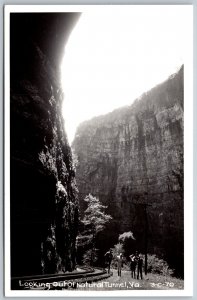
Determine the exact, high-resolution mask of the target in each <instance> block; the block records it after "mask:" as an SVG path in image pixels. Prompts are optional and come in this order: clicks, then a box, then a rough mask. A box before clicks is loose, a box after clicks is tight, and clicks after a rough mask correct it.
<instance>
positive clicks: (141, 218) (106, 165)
mask: <svg viewBox="0 0 197 300" xmlns="http://www.w3.org/2000/svg"><path fill="white" fill-rule="evenodd" d="M73 148H74V150H75V153H76V154H77V157H78V166H77V184H78V188H79V194H80V205H81V208H82V210H83V209H84V203H83V198H84V197H85V195H86V194H88V193H92V194H93V195H96V196H98V197H99V198H100V200H101V201H102V202H103V203H105V204H106V205H107V206H108V212H109V213H110V214H111V215H112V216H113V222H111V224H110V225H109V228H108V231H107V233H106V234H107V236H108V238H106V236H105V237H104V238H105V240H106V241H109V243H107V242H106V243H105V245H107V246H111V245H110V241H111V243H112V242H114V241H115V240H116V238H117V236H118V234H119V233H122V232H124V231H130V230H131V231H132V232H133V233H134V236H135V238H136V246H135V247H136V249H137V248H138V249H139V250H140V251H142V252H143V251H144V247H145V245H144V240H145V231H146V227H147V224H148V235H149V236H148V251H149V252H152V253H157V254H160V255H163V256H164V257H165V258H166V259H168V261H169V263H170V264H171V266H173V267H175V268H176V270H177V272H178V273H179V274H182V273H183V67H182V68H181V69H180V71H179V72H178V73H177V74H174V75H172V76H171V77H170V78H169V79H168V80H167V81H165V82H164V83H162V84H160V85H158V86H156V87H155V88H153V89H152V90H150V91H149V92H147V93H145V94H143V95H142V96H141V97H140V99H137V100H136V101H135V102H134V103H133V104H132V105H131V106H128V107H123V108H120V109H117V110H115V111H113V112H111V113H109V114H107V115H104V116H99V117H96V118H93V119H92V120H90V121H86V122H84V123H82V124H81V125H80V126H79V128H78V130H77V133H76V136H75V140H74V143H73ZM144 203H146V204H148V206H145V205H142V204H144ZM145 210H146V211H145ZM146 212H147V218H148V220H146ZM131 251H132V250H131Z"/></svg>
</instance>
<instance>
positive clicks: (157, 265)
mask: <svg viewBox="0 0 197 300" xmlns="http://www.w3.org/2000/svg"><path fill="white" fill-rule="evenodd" d="M148 273H156V274H159V275H164V276H171V275H173V274H174V270H172V269H170V267H169V265H168V263H167V262H166V261H165V260H163V259H162V258H159V257H157V256H156V255H155V254H148Z"/></svg>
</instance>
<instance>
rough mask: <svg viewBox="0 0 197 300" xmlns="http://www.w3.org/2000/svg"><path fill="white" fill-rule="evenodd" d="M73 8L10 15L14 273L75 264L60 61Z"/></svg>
mask: <svg viewBox="0 0 197 300" xmlns="http://www.w3.org/2000/svg"><path fill="white" fill-rule="evenodd" d="M78 17H79V14H77V13H66V14H64V13H11V15H10V126H11V127H10V160H11V165H10V169H11V174H10V180H11V186H10V188H11V200H10V207H11V276H12V277H13V276H21V275H34V274H42V273H48V274H50V273H56V272H59V271H61V272H62V271H63V272H64V271H70V270H73V268H74V267H75V238H76V234H77V223H78V203H77V201H78V200H77V188H76V182H75V172H74V169H73V163H72V155H71V149H70V146H69V145H68V141H67V137H66V134H65V131H64V121H63V118H62V114H61V104H62V99H63V93H62V90H61V85H60V62H61V59H62V55H63V52H64V47H65V44H66V41H67V39H68V36H69V34H70V31H71V30H72V28H73V26H74V25H75V23H76V21H77V18H78Z"/></svg>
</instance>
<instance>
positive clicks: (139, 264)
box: [137, 254, 143, 279]
mask: <svg viewBox="0 0 197 300" xmlns="http://www.w3.org/2000/svg"><path fill="white" fill-rule="evenodd" d="M142 266H143V259H142V255H141V254H139V255H138V259H137V279H139V276H140V277H141V279H142Z"/></svg>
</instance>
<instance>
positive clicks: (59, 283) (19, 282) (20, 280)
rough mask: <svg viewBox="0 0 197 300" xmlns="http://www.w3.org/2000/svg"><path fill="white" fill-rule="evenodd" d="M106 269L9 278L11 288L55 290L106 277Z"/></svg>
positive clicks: (86, 269) (70, 287)
mask: <svg viewBox="0 0 197 300" xmlns="http://www.w3.org/2000/svg"><path fill="white" fill-rule="evenodd" d="M111 275H112V273H110V274H108V273H107V271H106V270H104V269H101V268H95V269H93V268H84V267H81V268H80V271H74V272H72V273H71V272H67V273H63V274H45V275H34V276H23V277H13V278H12V279H11V289H12V290H28V289H30V290H34V289H40V290H54V289H55V290H57V289H75V288H76V286H77V284H82V283H85V282H88V283H90V282H93V281H98V280H101V279H105V278H108V277H109V276H111Z"/></svg>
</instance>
